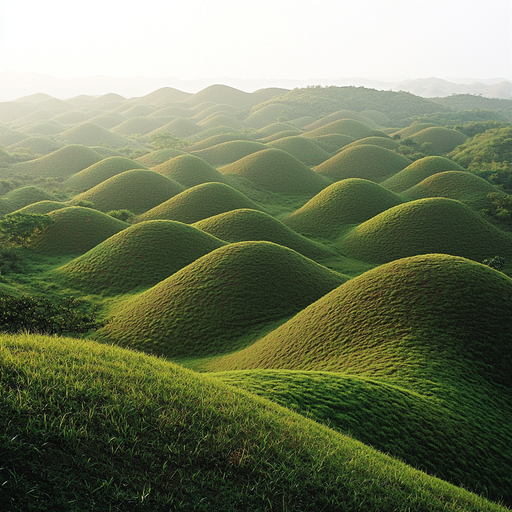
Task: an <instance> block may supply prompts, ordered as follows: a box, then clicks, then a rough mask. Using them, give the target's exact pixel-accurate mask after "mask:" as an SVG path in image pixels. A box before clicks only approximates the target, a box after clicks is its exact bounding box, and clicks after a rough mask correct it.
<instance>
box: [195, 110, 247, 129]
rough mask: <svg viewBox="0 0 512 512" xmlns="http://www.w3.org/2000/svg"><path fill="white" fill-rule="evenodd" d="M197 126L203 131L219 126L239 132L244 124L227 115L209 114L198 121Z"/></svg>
mask: <svg viewBox="0 0 512 512" xmlns="http://www.w3.org/2000/svg"><path fill="white" fill-rule="evenodd" d="M197 125H198V126H201V127H202V128H204V129H205V130H207V129H209V128H217V127H219V126H229V127H230V128H233V129H234V130H241V129H243V128H244V126H245V125H244V123H243V122H242V121H240V120H238V119H237V118H236V117H234V116H232V115H231V114H229V113H216V114H211V115H209V116H208V117H206V118H205V119H202V120H201V121H198V123H197Z"/></svg>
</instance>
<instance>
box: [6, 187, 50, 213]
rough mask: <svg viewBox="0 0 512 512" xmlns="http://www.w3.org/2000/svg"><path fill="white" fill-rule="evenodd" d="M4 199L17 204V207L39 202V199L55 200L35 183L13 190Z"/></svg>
mask: <svg viewBox="0 0 512 512" xmlns="http://www.w3.org/2000/svg"><path fill="white" fill-rule="evenodd" d="M4 199H6V200H7V201H9V203H11V204H13V205H15V206H16V209H19V208H23V207H25V206H28V205H29V204H32V203H38V202H39V201H54V200H55V198H54V197H53V196H52V195H51V194H48V192H45V191H44V190H42V189H40V188H39V187H35V186H33V185H29V186H27V187H21V188H17V189H15V190H12V191H11V192H9V193H8V194H6V195H5V196H4Z"/></svg>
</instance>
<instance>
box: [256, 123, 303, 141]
mask: <svg viewBox="0 0 512 512" xmlns="http://www.w3.org/2000/svg"><path fill="white" fill-rule="evenodd" d="M288 131H293V132H294V135H300V134H301V133H302V130H299V129H298V128H296V127H295V126H293V125H291V124H289V123H271V124H268V125H266V126H264V127H263V128H260V129H259V130H257V131H256V133H255V134H254V136H255V138H256V139H266V138H268V137H271V136H272V135H277V134H278V133H282V132H288Z"/></svg>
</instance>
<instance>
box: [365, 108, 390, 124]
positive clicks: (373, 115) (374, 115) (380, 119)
mask: <svg viewBox="0 0 512 512" xmlns="http://www.w3.org/2000/svg"><path fill="white" fill-rule="evenodd" d="M359 114H360V115H362V116H364V117H366V118H368V119H371V120H372V121H373V122H374V123H377V124H378V125H379V126H392V125H393V122H392V121H391V119H389V117H388V116H387V115H386V114H383V113H382V112H379V111H378V110H363V111H362V112H359Z"/></svg>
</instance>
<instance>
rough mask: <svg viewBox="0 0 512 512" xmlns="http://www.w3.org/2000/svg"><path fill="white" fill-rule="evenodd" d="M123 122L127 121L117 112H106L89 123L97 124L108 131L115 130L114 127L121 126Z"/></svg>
mask: <svg viewBox="0 0 512 512" xmlns="http://www.w3.org/2000/svg"><path fill="white" fill-rule="evenodd" d="M123 121H126V119H125V118H124V117H123V116H122V115H121V114H118V113H117V112H106V113H105V114H99V115H97V116H95V117H92V118H91V119H89V122H91V123H94V124H97V125H98V126H101V127H102V128H105V129H106V130H110V129H111V128H114V126H117V125H119V124H121V123H122V122H123Z"/></svg>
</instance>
